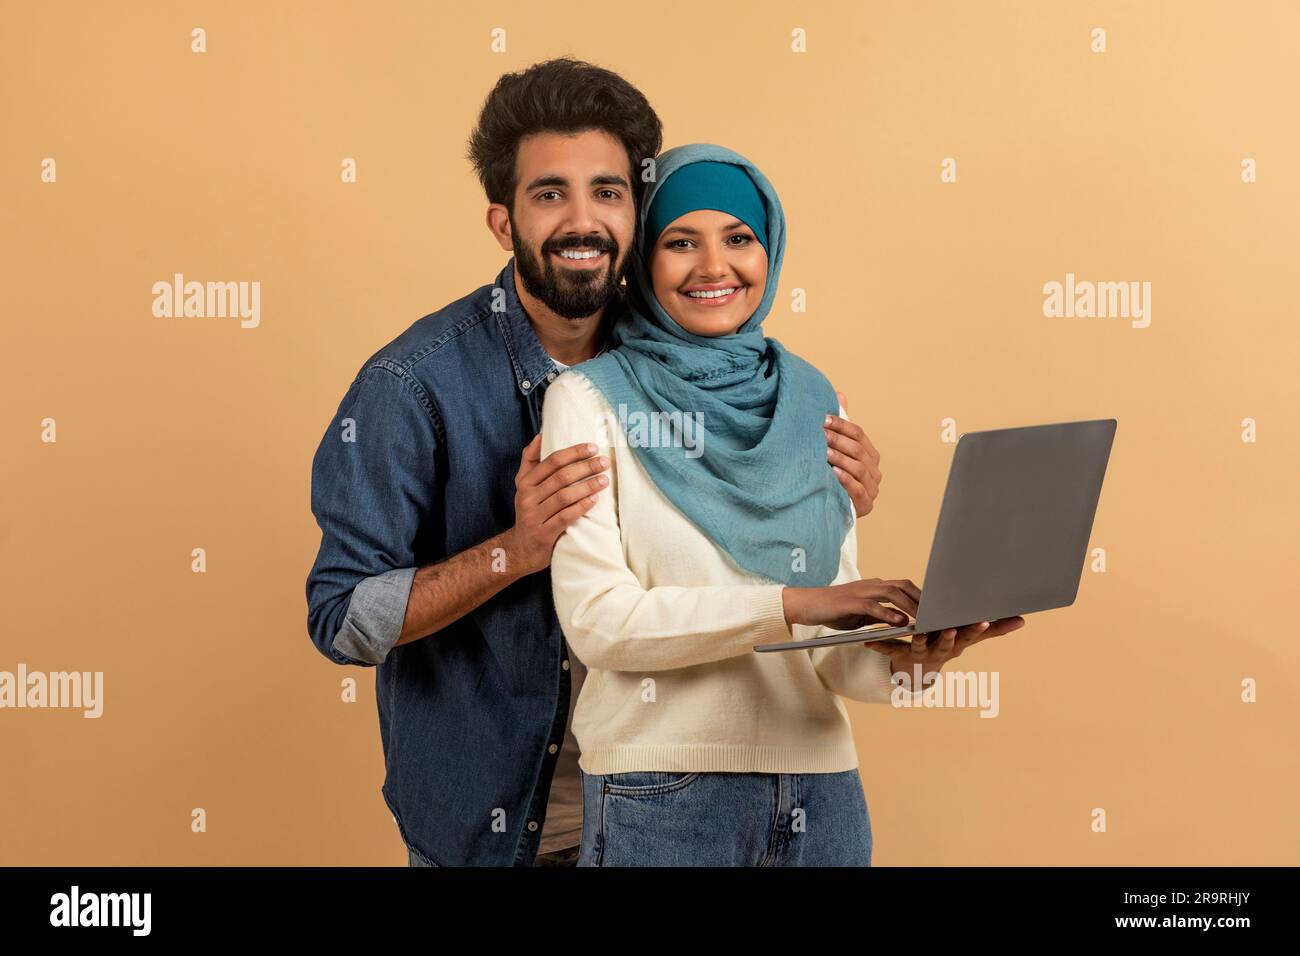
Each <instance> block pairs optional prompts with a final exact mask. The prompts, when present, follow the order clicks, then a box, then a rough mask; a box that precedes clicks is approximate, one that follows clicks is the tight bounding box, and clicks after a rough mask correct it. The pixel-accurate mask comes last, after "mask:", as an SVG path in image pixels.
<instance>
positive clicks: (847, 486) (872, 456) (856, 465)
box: [822, 392, 882, 518]
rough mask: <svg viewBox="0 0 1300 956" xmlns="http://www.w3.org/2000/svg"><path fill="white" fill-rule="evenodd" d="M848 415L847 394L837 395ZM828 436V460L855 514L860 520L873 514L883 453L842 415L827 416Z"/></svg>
mask: <svg viewBox="0 0 1300 956" xmlns="http://www.w3.org/2000/svg"><path fill="white" fill-rule="evenodd" d="M835 395H836V397H837V398H839V400H840V405H841V406H842V407H843V408H844V410H845V411H846V412H847V411H848V410H849V403H848V401H847V399H845V397H844V393H843V392H836V393H835ZM822 428H823V429H824V430H825V432H826V444H827V448H826V460H827V464H829V465H830V466H831V470H832V471H834V472H835V477H836V478H838V479H839V480H840V484H841V485H843V486H844V490H845V491H847V492H848V493H849V498H850V499H851V500H852V501H853V513H854V514H856V515H857V516H858V517H859V518H861V517H863V516H864V515H867V514H870V513H871V509H872V508H873V507H875V503H876V496H877V495H879V494H880V480H881V477H882V476H881V473H880V452H878V451H876V447H875V446H874V445H873V444H871V439H870V438H868V437H867V434H866V432H864V431H863V430H862V429H861V428H859V427H858V426H857V425H855V424H853V423H852V422H851V421H849V420H848V419H847V418H840V417H839V416H838V415H827V416H826V421H825V423H824V424H823V425H822Z"/></svg>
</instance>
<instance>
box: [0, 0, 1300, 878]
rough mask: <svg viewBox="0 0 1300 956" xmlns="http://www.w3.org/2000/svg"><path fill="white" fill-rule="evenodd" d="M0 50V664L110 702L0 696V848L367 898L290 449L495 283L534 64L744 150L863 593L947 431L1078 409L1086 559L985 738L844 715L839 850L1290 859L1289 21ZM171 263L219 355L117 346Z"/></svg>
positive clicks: (354, 18)
mask: <svg viewBox="0 0 1300 956" xmlns="http://www.w3.org/2000/svg"><path fill="white" fill-rule="evenodd" d="M3 20H4V24H5V27H4V29H3V31H2V32H0V97H2V99H0V129H3V131H4V132H3V135H4V140H5V148H4V149H3V151H0V183H2V184H3V187H2V189H3V229H2V230H0V243H3V249H2V250H0V253H2V254H3V262H4V263H5V277H4V285H3V294H4V296H5V298H6V300H7V301H6V303H5V310H4V313H5V315H4V325H3V329H4V333H3V334H4V340H3V342H2V343H0V345H2V346H3V355H4V358H5V367H4V373H3V376H0V410H2V411H0V422H2V427H3V434H2V435H0V440H2V441H3V446H2V447H3V455H2V456H0V460H2V464H0V468H2V469H3V470H2V472H0V480H2V481H3V488H4V495H3V500H4V505H3V512H2V513H0V560H2V561H3V566H2V567H0V580H3V582H4V604H3V606H4V610H5V617H6V622H5V626H4V628H3V629H2V630H0V669H2V670H10V671H14V670H16V669H17V666H18V664H19V662H20V661H21V662H24V663H26V665H27V667H28V668H29V669H31V670H45V671H51V670H73V669H75V670H90V671H93V670H102V671H104V672H105V684H106V687H105V695H106V702H105V713H104V716H103V717H102V718H100V719H99V720H86V719H83V718H82V717H81V715H80V713H79V712H67V711H55V710H45V711H39V710H3V711H0V757H2V759H3V768H2V769H0V821H2V822H0V863H6V864H33V863H36V864H41V863H49V864H158V863H162V864H239V863H253V864H351V863H357V864H379V865H388V864H392V865H404V864H405V862H406V861H405V854H404V851H403V848H402V845H401V842H400V839H399V837H398V834H397V831H396V828H395V827H394V826H393V822H392V820H391V818H390V815H389V814H388V812H387V810H386V808H385V807H384V804H383V801H382V799H381V797H380V795H379V786H380V783H381V780H382V773H383V766H382V756H381V751H380V742H379V735H378V726H377V717H376V713H375V704H374V697H373V694H374V688H373V680H374V672H373V671H372V670H368V669H367V670H361V669H344V668H340V667H337V666H335V665H332V664H330V663H329V662H328V661H326V660H325V659H324V658H323V657H322V656H321V655H320V654H319V653H318V652H317V651H316V650H315V649H314V648H313V647H312V645H311V643H310V641H309V639H308V637H307V632H306V602H305V595H304V583H305V579H306V574H307V570H308V568H309V567H310V565H311V562H312V560H313V558H314V555H315V551H316V547H317V544H318V541H319V532H318V531H317V529H316V526H315V524H314V522H313V520H312V516H311V514H310V511H309V509H308V493H309V469H310V459H311V454H312V452H313V451H314V449H315V446H316V443H317V442H318V440H319V439H320V436H321V433H322V431H323V430H324V428H325V427H326V425H327V424H328V422H329V419H330V416H331V415H332V414H333V412H334V409H335V408H336V406H337V403H338V401H339V399H340V397H341V396H342V394H343V392H344V390H345V389H346V387H347V385H348V383H349V382H350V381H351V379H352V376H353V375H354V374H355V372H356V370H357V368H358V367H359V365H360V363H361V361H362V360H363V359H364V358H365V357H366V356H367V355H369V354H370V353H371V352H372V351H373V350H374V349H376V348H377V347H379V346H380V345H381V344H383V343H384V342H386V341H387V340H389V339H390V338H392V337H393V336H395V335H396V334H397V333H399V332H400V331H401V330H403V329H404V328H406V326H408V325H409V324H410V323H411V322H413V321H414V320H415V319H417V318H419V317H420V316H421V315H424V314H426V313H428V312H431V311H433V310H435V309H437V308H439V307H441V306H442V305H444V304H445V303H447V302H448V301H450V300H452V299H454V298H457V297H459V296H461V295H463V294H465V293H466V292H468V291H470V290H471V289H473V288H475V287H477V286H479V285H482V284H484V283H487V282H490V281H491V280H492V278H493V277H494V276H495V274H496V272H497V270H498V269H499V268H500V266H501V264H502V263H503V262H504V258H503V256H502V254H501V252H500V250H499V248H498V247H497V246H496V244H495V243H494V242H493V241H492V240H491V239H490V237H489V236H488V235H487V233H486V230H485V228H484V227H483V225H482V215H483V209H484V205H485V199H484V197H483V195H482V193H481V191H480V189H479V188H478V186H477V183H476V181H475V180H474V179H473V177H472V175H471V172H470V169H469V167H468V164H467V163H466V161H465V159H464V142H465V139H466V137H467V135H468V133H469V130H470V128H471V125H472V123H473V120H474V118H475V116H476V113H477V110H478V108H479V106H480V104H481V101H482V98H483V96H484V95H485V94H486V93H487V92H488V90H489V89H490V88H491V86H492V84H493V83H494V82H495V80H496V78H497V77H498V76H499V75H500V74H501V73H502V72H505V71H508V70H514V69H519V68H521V67H524V66H526V65H528V64H530V63H533V62H536V61H538V60H541V59H545V58H547V57H550V56H554V55H559V54H565V53H567V54H571V55H575V56H579V57H583V58H587V59H591V60H593V61H596V62H598V63H600V64H602V65H605V66H608V67H610V68H612V69H615V70H617V71H619V72H620V73H622V74H623V75H624V76H626V77H627V78H628V79H629V80H630V81H632V82H633V83H635V84H637V85H638V86H639V87H640V88H641V89H642V90H643V91H644V92H645V93H646V95H647V96H648V97H649V98H650V100H651V102H652V103H653V105H654V106H655V107H656V109H657V110H658V111H659V113H660V115H661V116H662V118H663V120H664V124H665V143H666V145H675V144H680V143H685V142H694V141H713V142H718V143H722V144H725V145H727V146H730V147H732V148H735V149H738V150H740V151H741V152H743V153H745V154H746V155H748V156H750V157H751V158H752V159H754V160H755V162H757V163H758V164H759V165H760V166H761V167H762V168H763V169H764V170H765V171H766V173H767V174H768V175H769V177H770V178H771V179H772V180H773V182H774V183H775V184H776V186H777V188H778V189H779V191H780V192H781V195H782V199H783V202H784V204H785V209H786V214H787V216H788V217H789V221H790V245H789V251H788V255H787V258H786V264H785V270H784V275H783V278H782V293H781V296H780V297H779V298H778V306H777V308H776V310H775V311H774V314H773V317H772V319H771V320H770V321H769V322H768V323H767V324H766V329H767V332H768V334H769V335H773V336H775V337H777V338H780V339H781V340H782V341H783V342H784V343H785V344H786V345H787V346H789V347H790V348H791V349H793V350H794V351H796V352H798V353H800V354H802V355H804V356H806V357H807V358H809V359H810V360H811V361H813V362H814V363H815V364H817V365H818V366H819V367H821V368H822V369H823V370H825V371H826V372H827V374H828V375H829V376H830V377H831V379H832V381H833V382H834V383H835V384H836V386H837V387H839V388H840V389H842V390H844V391H845V392H847V394H848V398H849V409H850V413H851V414H852V416H853V417H854V418H855V420H857V421H859V422H860V423H862V424H863V426H864V427H865V428H866V429H867V432H868V434H869V435H870V436H871V438H872V440H873V441H874V442H875V444H876V445H877V447H878V448H879V449H880V450H881V452H882V454H883V462H882V465H883V470H884V474H885V481H884V484H883V488H882V492H881V496H880V498H879V500H878V502H877V505H876V510H875V512H874V513H873V514H871V515H870V516H869V517H867V518H866V519H864V520H863V521H862V522H861V523H860V525H859V541H860V546H861V554H862V561H861V565H862V572H863V574H864V575H865V576H868V577H870V576H881V577H898V576H909V577H913V578H914V579H916V580H917V581H920V580H921V576H922V575H923V574H924V570H925V569H924V562H925V558H926V554H927V552H928V547H929V543H930V535H931V533H932V531H933V527H934V521H935V518H936V515H937V510H938V504H939V497H940V494H941V492H942V488H943V482H944V480H945V476H946V473H947V465H948V461H949V459H950V456H951V453H952V445H951V444H946V443H944V442H943V441H941V433H940V425H941V422H942V421H943V420H944V419H945V418H952V419H954V420H955V422H956V425H957V429H958V430H959V431H967V430H976V429H980V428H992V427H1003V426H1009V425H1018V424H1031V423H1038V422H1049V421H1064V420H1070V419H1082V418H1098V417H1111V416H1114V417H1116V418H1118V420H1119V429H1118V434H1117V437H1116V442H1115V447H1114V452H1113V456H1112V459H1111V464H1110V470H1109V473H1108V475H1107V478H1106V483H1105V487H1104V488H1103V492H1102V500H1101V506H1100V510H1099V513H1098V516H1097V521H1096V525H1095V528H1094V534H1093V539H1092V541H1091V543H1090V547H1093V548H1096V547H1102V548H1105V549H1106V554H1107V562H1108V570H1107V571H1106V573H1104V574H1098V573H1092V572H1089V571H1085V574H1084V580H1083V583H1082V586H1081V589H1080V592H1079V597H1078V600H1077V602H1076V604H1075V606H1073V607H1072V608H1070V609H1068V610H1059V611H1052V612H1046V613H1043V614H1040V615H1034V616H1031V617H1030V618H1029V622H1028V625H1027V626H1026V628H1025V629H1024V630H1023V631H1021V632H1019V633H1017V634H1015V635H1012V636H1010V637H1007V638H1005V639H1002V640H999V641H994V642H990V643H988V644H985V645H983V646H981V647H978V648H976V649H975V650H973V651H971V652H970V653H969V654H968V655H966V656H965V657H963V658H962V659H961V660H960V661H959V662H957V667H958V668H959V669H967V668H980V669H997V670H998V671H999V672H1000V677H1001V715H1000V716H999V717H998V718H996V719H993V720H987V719H980V718H978V716H977V715H976V712H974V711H972V710H949V711H938V710H929V711H892V710H890V709H889V708H886V707H880V706H868V705H863V704H852V705H851V707H852V712H853V715H854V723H855V730H856V734H857V739H858V742H859V747H860V752H861V759H862V775H863V779H864V782H865V785H866V791H867V796H868V801H869V805H870V810H871V814H872V819H873V824H874V828H875V839H876V857H875V860H876V862H877V863H878V864H901V865H909V864H985V863H991V864H1283V863H1291V864H1294V863H1297V862H1300V860H1298V853H1297V844H1298V843H1300V823H1298V822H1297V819H1296V816H1295V806H1296V796H1297V780H1298V778H1300V774H1298V771H1300V758H1298V751H1300V747H1298V745H1297V716H1298V710H1297V699H1296V695H1297V680H1296V678H1297V666H1296V645H1297V633H1296V625H1295V623H1294V621H1295V609H1296V605H1295V601H1294V600H1293V597H1294V593H1295V581H1296V579H1297V570H1298V568H1297V559H1296V548H1295V541H1294V539H1295V535H1296V531H1297V528H1300V521H1297V518H1298V517H1300V515H1298V510H1300V509H1298V507H1297V503H1296V492H1295V479H1296V475H1297V465H1298V464H1300V456H1298V454H1297V425H1296V413H1297V410H1298V409H1300V402H1298V401H1297V400H1298V399H1300V389H1298V388H1297V385H1296V380H1295V377H1294V371H1295V369H1296V366H1297V359H1298V358H1300V354H1298V353H1300V335H1298V334H1297V331H1296V322H1297V318H1298V316H1297V296H1296V285H1295V259H1296V248H1297V239H1298V238H1300V237H1298V236H1297V231H1298V227H1297V211H1298V210H1300V202H1298V201H1297V200H1298V199H1300V189H1298V187H1297V180H1296V172H1297V168H1298V164H1297V159H1298V158H1300V157H1298V156H1297V150H1298V148H1300V136H1298V134H1297V126H1296V124H1295V122H1294V106H1295V94H1296V90H1297V88H1300V82H1298V81H1300V66H1298V65H1297V57H1296V54H1295V38H1296V36H1297V35H1300V14H1298V13H1297V8H1296V6H1295V5H1294V4H1291V3H1282V2H1278V3H1230V2H1222V3H1172V2H1171V3H1070V4H1065V3H1028V2H1025V3H917V4H913V3H904V2H899V3H870V4H869V3H861V2H852V3H817V4H800V5H794V4H778V3H752V2H751V3H746V4H744V5H743V10H742V9H741V7H737V6H735V5H727V4H701V3H697V2H690V3H671V2H656V3H654V4H639V5H636V6H634V7H632V6H629V7H627V8H626V10H622V11H620V10H619V9H617V8H615V7H610V6H608V5H606V6H603V7H599V8H581V9H579V8H574V7H572V6H571V5H565V4H546V5H542V4H531V3H510V2H501V0H497V2H494V3H492V4H474V5H470V4H455V5H451V4H446V5H442V4H432V3H416V2H410V3H400V4H398V3H371V4H364V5H362V4H357V5H347V6H346V8H345V5H343V4H323V3H294V4H289V3H274V4H265V5H261V4H252V3H241V4H216V3H211V4H208V3H180V4H176V3H162V2H155V3H134V4H129V5H121V4H83V3H66V2H64V3H41V4H29V3H19V2H6V3H5V4H4V9H3ZM196 26H201V27H204V28H205V29H206V30H207V34H208V52H207V53H204V54H194V53H192V52H190V31H191V29H192V28H194V27H196ZM1097 26H1100V27H1104V28H1105V29H1106V31H1107V43H1108V50H1107V52H1105V53H1104V54H1096V53H1093V52H1091V51H1090V43H1091V39H1090V31H1091V30H1092V28H1093V27H1097ZM494 27H504V28H505V29H506V31H507V52H506V53H504V54H494V53H492V52H491V51H490V48H489V43H490V37H489V31H490V30H491V29H492V28H494ZM796 27H801V28H803V29H805V30H806V31H807V35H808V52H807V53H805V54H801V55H800V54H794V53H792V52H791V51H790V32H791V30H792V29H794V28H796ZM347 156H351V157H355V158H356V159H357V162H358V168H359V182H358V183H357V184H355V185H345V184H343V183H341V182H340V181H339V168H340V166H339V164H340V162H341V160H342V159H343V158H344V157H347ZM946 156H951V157H954V158H955V159H956V160H957V162H958V181H957V182H956V183H955V184H944V183H941V182H940V180H939V164H940V162H941V160H942V159H943V158H944V157H946ZM45 157H53V158H55V159H56V160H57V163H58V182H57V183H56V184H46V183H42V182H41V181H40V164H41V161H42V160H43V159H44V158H45ZM1245 157H1253V158H1255V159H1256V160H1257V162H1258V170H1259V173H1258V175H1259V181H1258V182H1257V183H1254V184H1244V183H1243V182H1242V181H1241V177H1240V168H1241V161H1242V159H1243V158H1245ZM175 272H182V273H184V274H185V275H186V277H187V278H194V279H199V280H201V281H207V280H232V281H259V282H260V283H261V285H262V319H261V325H260V327H259V328H256V329H241V328H240V327H239V325H238V322H237V321H235V320H229V319H157V318H154V317H153V316H152V315H151V311H150V309H151V304H152V295H151V292H150V287H151V285H152V284H153V283H154V282H155V281H157V280H160V279H163V280H166V279H170V277H171V276H172V274H173V273H175ZM1067 272H1074V273H1075V274H1076V275H1077V276H1078V277H1079V278H1081V279H1091V280H1106V279H1109V280H1135V281H1144V280H1145V281H1149V282H1151V283H1152V323H1151V326H1150V328H1147V329H1134V328H1131V327H1130V324H1129V322H1128V321H1127V320H1122V319H1100V318H1099V319H1048V318H1045V317H1044V316H1043V314H1042V301H1043V296H1042V291H1041V290H1042V286H1043V283H1045V282H1048V281H1052V280H1056V281H1061V280H1063V279H1064V276H1065V273H1067ZM795 287H800V288H804V289H806V290H807V294H808V305H809V308H808V312H807V313H806V314H802V315H796V314H792V312H791V311H790V308H789V305H788V303H789V290H790V289H792V288H795ZM47 416H51V417H54V418H55V419H56V420H57V422H58V442H57V444H53V445H50V444H43V443H42V442H41V441H40V422H41V419H43V418H45V417H47ZM1247 417H1250V418H1253V419H1255V420H1256V421H1257V422H1258V442H1257V443H1254V444H1248V443H1244V442H1243V441H1242V440H1241V421H1242V419H1243V418H1247ZM195 547H203V548H205V549H206V550H207V554H208V570H207V573H206V574H194V573H192V572H191V571H190V551H191V549H192V548H195ZM347 676H353V677H356V678H357V679H358V683H359V685H360V686H359V700H358V702H357V703H355V704H345V703H342V702H341V701H340V682H341V681H342V680H343V679H344V678H345V677H347ZM1245 678H1253V679H1255V680H1256V681H1257V682H1258V687H1259V692H1258V693H1259V699H1258V702H1257V703H1254V704H1247V703H1243V702H1241V700H1240V693H1241V682H1242V680H1243V679H1245ZM194 807H202V808H204V809H205V810H206V811H207V815H208V829H207V832H206V833H201V834H195V833H192V832H191V830H190V812H191V809H192V808H194ZM1096 807H1101V808H1104V809H1105V810H1106V812H1107V815H1108V829H1107V832H1105V833H1094V832H1092V830H1091V827H1090V823H1091V817H1090V813H1091V811H1092V809H1093V808H1096Z"/></svg>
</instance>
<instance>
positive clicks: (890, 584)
mask: <svg viewBox="0 0 1300 956" xmlns="http://www.w3.org/2000/svg"><path fill="white" fill-rule="evenodd" d="M920 600H921V589H920V588H918V587H917V586H916V585H915V584H913V583H912V582H911V581H908V580H906V579H895V580H892V581H882V580H880V578H868V579H865V580H862V581H850V582H849V583H848V584H833V585H831V586H830V587H825V588H786V589H785V590H784V591H782V592H781V603H782V604H783V605H784V606H785V623H786V624H788V625H794V624H810V625H813V626H825V627H829V628H832V629H834V630H837V631H852V630H855V629H857V628H860V627H866V626H868V625H870V624H906V623H907V622H908V615H914V614H916V608H917V604H918V602H919V601H920ZM886 601H887V602H889V603H890V604H893V605H894V607H896V608H901V610H894V609H893V608H887V607H885V606H884V602H886Z"/></svg>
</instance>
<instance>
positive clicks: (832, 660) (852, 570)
mask: <svg viewBox="0 0 1300 956" xmlns="http://www.w3.org/2000/svg"><path fill="white" fill-rule="evenodd" d="M840 417H841V418H844V419H848V417H849V416H848V415H847V414H846V413H845V410H844V408H843V406H841V407H840ZM827 467H830V466H829V465H828V466H827ZM861 579H862V575H861V574H860V573H859V572H858V536H857V531H856V529H855V528H850V529H849V533H848V534H847V535H845V536H844V545H843V546H842V547H841V548H840V567H839V571H838V573H837V574H836V575H835V580H834V581H832V582H831V583H832V584H848V583H849V582H851V581H860V580H861ZM794 633H795V640H801V641H802V640H811V639H812V638H817V637H830V636H831V635H832V634H843V633H844V632H843V631H837V630H834V629H833V628H829V627H806V626H804V625H802V624H796V625H795V626H794ZM790 653H798V652H795V651H792V652H790ZM808 654H809V656H810V657H811V658H812V662H813V669H814V670H816V671H817V676H818V677H820V678H821V681H822V683H823V684H824V685H826V688H827V689H828V690H830V691H831V692H832V693H835V694H839V695H840V696H841V697H848V698H849V699H851V700H860V701H864V702H866V703H871V704H887V703H889V702H890V701H891V699H892V698H891V694H892V693H893V692H894V684H893V682H892V681H891V680H890V672H891V670H892V665H891V663H890V659H889V658H888V657H886V656H885V655H884V654H881V653H880V652H878V651H873V650H872V649H871V648H869V647H866V646H865V645H862V644H857V643H854V644H832V645H831V646H829V647H814V648H809V650H808ZM902 693H909V691H902ZM910 693H911V694H912V697H913V699H915V698H916V697H918V696H919V695H920V694H921V693H922V691H921V690H919V689H918V690H914V691H910Z"/></svg>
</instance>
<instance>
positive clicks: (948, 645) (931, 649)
mask: <svg viewBox="0 0 1300 956" xmlns="http://www.w3.org/2000/svg"><path fill="white" fill-rule="evenodd" d="M1024 626H1025V619H1024V618H1023V617H1021V616H1020V615H1019V614H1017V615H1016V616H1014V617H1001V618H998V619H997V620H996V621H991V622H990V621H980V622H979V623H978V624H969V625H967V626H966V627H960V628H958V627H950V628H948V629H947V630H944V631H931V632H930V633H929V634H913V635H911V643H907V641H906V639H905V638H898V639H895V640H889V641H872V642H871V643H867V644H866V646H867V647H869V648H871V649H872V650H873V651H875V652H876V653H877V654H884V655H885V656H886V657H888V658H889V670H890V673H891V674H904V675H906V676H905V677H904V679H903V686H904V687H905V688H908V689H916V687H915V679H916V678H917V677H920V679H921V681H922V683H923V685H924V686H925V687H929V686H930V684H931V683H933V681H934V679H935V678H937V677H938V676H939V670H940V668H942V667H943V665H944V664H946V663H948V662H949V661H950V660H952V659H953V658H956V657H960V656H961V652H962V651H964V650H966V648H968V647H970V646H971V645H972V644H978V643H979V642H980V641H983V640H986V639H987V638H990V637H998V636H999V635H1001V634H1009V633H1011V632H1012V631H1018V630H1020V628H1022V627H1024ZM864 643H866V642H864ZM918 667H919V668H920V671H919V672H918V671H917V668H918Z"/></svg>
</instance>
